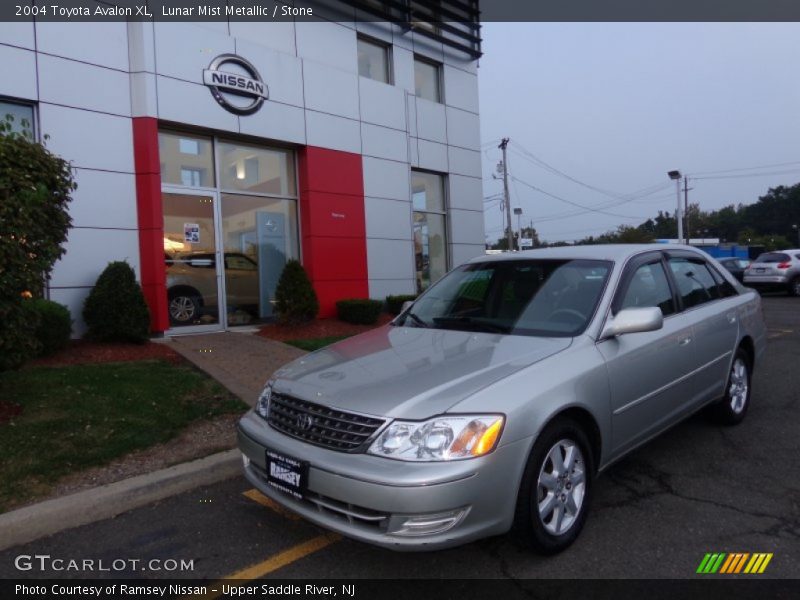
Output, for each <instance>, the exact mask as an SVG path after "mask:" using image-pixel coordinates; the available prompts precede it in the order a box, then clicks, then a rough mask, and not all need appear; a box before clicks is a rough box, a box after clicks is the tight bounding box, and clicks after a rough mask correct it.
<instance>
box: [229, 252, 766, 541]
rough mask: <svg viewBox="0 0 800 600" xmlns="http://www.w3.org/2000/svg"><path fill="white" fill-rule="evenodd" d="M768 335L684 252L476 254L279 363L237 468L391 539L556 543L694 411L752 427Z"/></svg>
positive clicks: (728, 283)
mask: <svg viewBox="0 0 800 600" xmlns="http://www.w3.org/2000/svg"><path fill="white" fill-rule="evenodd" d="M765 339H766V336H765V328H764V323H763V320H762V314H761V304H760V299H759V296H758V294H757V293H755V292H754V291H752V290H749V289H746V288H744V287H742V285H741V284H739V283H738V282H737V281H736V280H735V279H734V278H733V277H732V276H731V275H730V274H729V273H728V272H727V271H726V270H725V269H723V268H722V267H721V266H720V265H719V264H718V263H716V262H715V261H714V260H713V259H711V258H710V257H709V256H707V255H706V254H704V253H703V252H700V251H697V250H694V249H691V248H689V247H687V246H676V245H638V246H613V245H608V246H584V247H579V246H578V247H566V248H550V249H543V250H533V251H527V252H519V253H513V254H502V255H494V256H491V257H481V258H476V259H474V260H472V261H470V262H469V263H467V264H465V265H462V266H460V267H458V268H456V269H454V270H453V271H452V272H450V273H449V274H448V275H446V276H445V277H444V278H443V279H441V280H440V281H439V282H438V283H436V284H435V285H433V286H432V287H431V288H429V289H428V290H427V291H426V292H425V293H424V294H423V295H422V296H420V297H419V298H418V299H417V300H416V301H415V302H414V303H413V305H411V306H407V307H406V308H405V310H404V311H403V312H402V313H401V314H400V316H399V317H397V319H395V320H394V321H393V322H392V323H391V324H389V325H387V326H384V327H381V328H378V329H375V330H372V331H370V332H368V333H365V334H362V335H360V336H357V337H353V338H350V339H347V340H344V341H342V342H339V343H337V344H334V345H332V346H329V347H327V348H325V349H322V350H320V351H317V352H314V353H312V354H309V355H307V356H305V357H303V358H301V359H299V360H296V361H295V362H293V363H290V364H289V365H287V366H286V367H284V368H283V369H281V370H280V371H278V372H277V373H276V374H275V376H274V378H273V379H271V380H270V381H269V382H268V383H267V385H266V387H265V388H264V391H263V392H262V394H261V397H260V398H259V399H258V403H257V405H256V407H255V409H254V410H252V411H250V412H249V413H247V414H246V415H245V416H244V417H243V418H242V419H241V421H240V424H239V447H240V448H241V451H242V453H243V459H244V472H245V476H246V477H247V479H248V480H249V481H250V482H251V483H252V484H253V485H255V486H256V487H257V488H258V489H260V490H261V491H262V492H263V493H264V494H266V495H267V496H269V497H271V498H272V499H274V500H276V501H277V502H279V503H280V504H282V505H284V506H286V507H288V508H290V509H291V510H293V511H295V512H296V513H298V514H300V515H302V516H303V517H305V518H306V519H308V520H309V521H313V522H314V523H317V524H319V525H322V526H324V527H327V528H329V529H332V530H335V531H338V532H340V533H342V534H344V535H347V536H350V537H352V538H356V539H358V540H362V541H365V542H369V543H373V544H377V545H380V546H384V547H387V548H393V549H397V550H426V549H434V548H443V547H449V546H454V545H458V544H462V543H465V542H468V541H471V540H475V539H478V538H482V537H486V536H491V535H497V534H501V533H505V532H508V531H511V532H512V534H513V535H514V537H515V538H516V539H517V540H519V541H520V542H521V543H522V544H524V545H526V546H528V547H530V548H533V549H535V550H537V551H539V552H543V553H553V552H557V551H560V550H562V549H564V548H566V547H567V546H568V545H569V544H571V543H572V542H573V541H574V540H575V539H576V538H577V536H578V534H579V533H580V531H581V528H582V527H583V525H584V522H585V520H586V515H587V512H588V510H589V505H590V503H591V500H592V493H593V489H594V483H595V480H596V477H597V475H598V474H599V473H601V472H602V471H604V470H605V469H607V468H608V467H609V465H611V464H612V463H614V462H615V461H617V460H619V459H620V458H622V457H623V456H625V455H626V454H627V453H629V452H630V451H632V450H633V449H634V448H636V447H637V446H640V445H641V444H643V443H645V442H647V441H648V440H650V439H651V438H653V437H654V436H656V435H657V434H659V433H660V432H662V431H664V430H665V429H667V428H668V427H670V426H672V425H675V424H676V423H678V422H679V421H681V420H682V419H685V418H686V417H687V416H689V415H691V414H692V413H694V412H696V411H698V410H700V409H705V410H707V411H708V412H709V414H710V415H712V416H713V417H714V418H716V419H717V420H718V421H719V422H721V423H723V424H727V425H733V424H736V423H739V422H740V421H741V420H742V419H743V418H744V416H745V414H746V412H747V409H748V406H749V403H750V392H751V383H750V381H751V379H750V378H751V375H752V372H753V368H754V367H755V366H756V365H757V364H758V363H759V360H760V359H761V356H762V353H763V351H764V344H765Z"/></svg>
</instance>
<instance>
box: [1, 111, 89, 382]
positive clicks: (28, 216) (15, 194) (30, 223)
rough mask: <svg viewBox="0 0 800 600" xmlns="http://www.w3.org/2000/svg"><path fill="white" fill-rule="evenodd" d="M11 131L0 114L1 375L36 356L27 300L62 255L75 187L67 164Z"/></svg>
mask: <svg viewBox="0 0 800 600" xmlns="http://www.w3.org/2000/svg"><path fill="white" fill-rule="evenodd" d="M23 125H25V124H24V123H23ZM11 129H12V127H11V122H10V119H9V118H6V117H5V115H3V114H0V370H5V369H14V368H17V367H19V366H20V365H22V364H23V363H24V362H25V361H26V360H28V359H30V358H32V357H33V356H35V355H36V353H37V352H38V351H39V343H38V341H37V340H36V338H35V336H34V335H33V334H34V331H35V329H36V326H37V323H36V322H35V320H36V317H35V316H34V317H32V316H31V311H29V310H28V309H29V308H30V305H29V304H27V303H28V302H29V300H28V298H30V297H31V296H34V297H38V296H41V295H42V291H43V286H44V282H45V281H46V280H47V277H48V276H49V274H50V271H51V270H52V268H53V265H54V264H55V262H56V260H58V258H59V257H61V255H62V254H64V249H63V248H62V244H63V243H64V241H65V240H66V239H67V230H68V229H69V227H70V224H71V220H70V216H69V212H68V210H67V205H68V203H69V201H70V194H71V193H72V192H73V191H74V190H75V189H76V188H77V185H76V184H75V181H74V179H73V175H72V169H71V168H70V165H69V163H68V162H67V161H65V160H63V159H62V158H59V157H58V156H56V155H54V154H52V153H51V152H50V151H49V150H47V148H46V147H45V146H44V145H43V144H40V143H38V142H36V141H34V140H33V138H32V136H31V135H30V134H24V133H16V132H13V131H12V130H11ZM44 137H45V139H47V136H44ZM33 314H35V313H33Z"/></svg>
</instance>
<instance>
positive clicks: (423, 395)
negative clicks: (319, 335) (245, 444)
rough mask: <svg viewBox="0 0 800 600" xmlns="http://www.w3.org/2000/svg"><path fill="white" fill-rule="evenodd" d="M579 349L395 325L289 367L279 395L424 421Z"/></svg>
mask: <svg viewBox="0 0 800 600" xmlns="http://www.w3.org/2000/svg"><path fill="white" fill-rule="evenodd" d="M571 343H572V338H539V337H529V336H516V335H500V334H492V333H474V332H464V331H453V330H441V329H424V328H415V327H394V326H391V325H387V326H384V327H380V328H378V329H374V330H372V331H369V332H367V333H364V334H361V335H359V336H356V337H353V338H348V339H346V340H344V341H341V342H339V343H337V344H334V345H332V346H328V347H326V348H324V349H322V350H318V351H317V352H314V353H312V354H309V355H307V356H304V357H302V358H300V359H298V360H295V361H294V362H292V363H289V364H288V365H286V366H285V367H283V368H282V369H280V370H279V371H278V372H276V374H275V378H276V381H275V387H274V389H275V391H276V392H281V393H286V394H290V395H292V396H295V397H297V398H302V399H304V400H308V401H311V402H317V403H319V404H324V405H326V406H332V407H335V408H339V409H342V410H347V411H353V412H359V413H364V414H370V415H377V416H388V417H395V418H397V417H401V418H409V419H424V418H427V417H430V416H433V415H436V414H440V413H443V412H445V411H447V410H448V409H450V408H451V407H452V406H453V405H454V404H456V403H458V402H459V401H461V400H463V399H465V398H467V397H468V396H470V395H472V394H474V393H475V392H477V391H479V390H481V389H482V388H485V387H487V386H489V385H491V384H492V383H494V382H496V381H498V380H500V379H502V378H504V377H507V376H509V375H511V374H512V373H515V372H516V371H519V370H520V369H524V368H525V367H528V366H530V365H532V364H533V363H536V362H538V361H540V360H542V359H544V358H547V357H548V356H552V355H553V354H556V353H557V352H561V351H562V350H564V349H566V348H568V347H569V345H570V344H571ZM486 410H487V411H492V410H499V408H493V407H492V406H487V407H486Z"/></svg>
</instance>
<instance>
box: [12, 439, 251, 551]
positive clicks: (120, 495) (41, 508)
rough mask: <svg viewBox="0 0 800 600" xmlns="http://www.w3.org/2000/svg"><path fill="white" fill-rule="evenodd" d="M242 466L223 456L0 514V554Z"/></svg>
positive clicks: (235, 455) (234, 455)
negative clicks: (2, 551)
mask: <svg viewBox="0 0 800 600" xmlns="http://www.w3.org/2000/svg"><path fill="white" fill-rule="evenodd" d="M241 465H242V461H241V454H240V452H239V451H238V450H236V449H234V450H227V451H225V452H220V453H218V454H212V455H211V456H206V457H205V458H200V459H197V460H193V461H190V462H186V463H182V464H179V465H175V466H173V467H169V468H167V469H162V470H160V471H155V472H153V473H147V474H145V475H138V476H137V477H131V478H130V479H124V480H122V481H118V482H116V483H110V484H108V485H103V486H100V487H97V488H93V489H90V490H86V491H83V492H78V493H75V494H70V495H69V496H63V497H61V498H54V499H52V500H45V501H44V502H39V503H38V504H33V505H31V506H26V507H24V508H20V509H18V510H14V511H11V512H8V513H5V514H2V515H0V550H5V549H6V548H10V547H12V546H17V545H19V544H25V543H27V542H31V541H33V540H37V539H39V538H41V537H45V536H48V535H52V534H54V533H58V532H59V531H64V530H65V529H72V528H73V527H79V526H80V525H86V524H88V523H93V522H95V521H101V520H103V519H109V518H111V517H115V516H117V515H119V514H122V513H124V512H127V511H129V510H133V509H134V508H139V507H141V506H146V505H147V504H150V503H152V502H156V501H157V500H163V499H164V498H168V497H170V496H173V495H175V494H180V493H181V492H185V491H188V490H191V489H193V488H196V487H200V486H203V485H211V484H214V483H217V482H219V481H223V480H224V479H228V478H230V477H233V476H235V475H238V474H239V473H241V468H242V466H241Z"/></svg>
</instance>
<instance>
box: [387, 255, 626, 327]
mask: <svg viewBox="0 0 800 600" xmlns="http://www.w3.org/2000/svg"><path fill="white" fill-rule="evenodd" d="M611 267H612V263H610V262H607V261H600V260H508V261H495V262H487V263H476V264H468V265H463V266H461V267H459V268H457V269H455V270H454V271H452V272H450V273H449V274H448V275H446V276H445V277H444V278H443V279H442V280H441V281H439V282H438V283H437V284H436V285H434V286H433V287H431V288H430V289H429V290H428V291H427V292H426V293H425V294H424V295H423V296H421V297H420V298H419V300H417V301H416V302H415V303H414V306H413V307H412V308H411V310H410V311H408V312H406V313H404V314H403V315H402V316H401V319H400V321H399V322H398V324H400V325H403V326H405V327H430V328H434V329H457V330H461V331H487V332H496V333H510V334H514V335H530V336H544V337H572V336H575V335H579V334H581V333H582V332H583V331H584V329H586V327H587V326H588V325H589V321H590V320H591V318H592V315H593V314H594V311H595V308H596V307H597V304H598V302H599V300H600V297H601V295H602V293H603V289H604V288H605V284H606V280H607V279H608V274H609V273H610V271H611Z"/></svg>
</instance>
